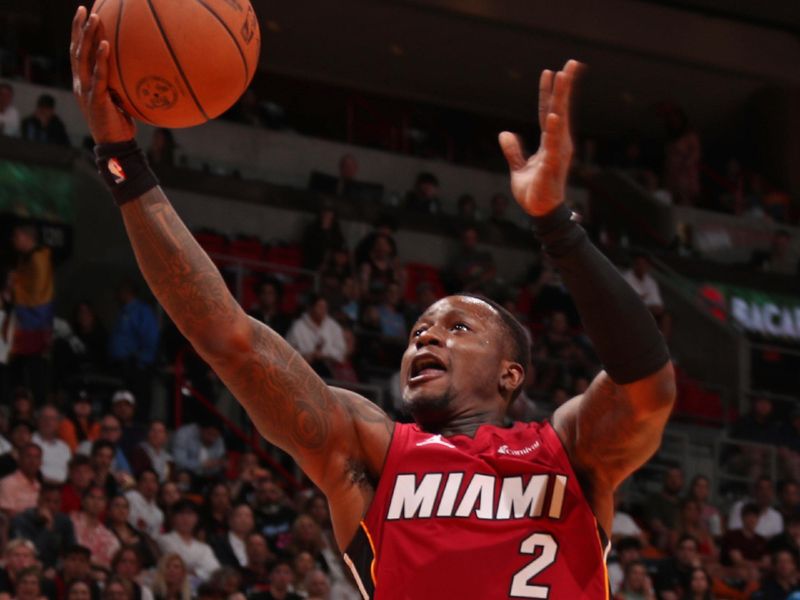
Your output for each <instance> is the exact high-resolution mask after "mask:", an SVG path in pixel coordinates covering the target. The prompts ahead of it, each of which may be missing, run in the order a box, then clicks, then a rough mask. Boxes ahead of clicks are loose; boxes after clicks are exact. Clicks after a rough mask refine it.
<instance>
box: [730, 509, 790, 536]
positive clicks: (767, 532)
mask: <svg viewBox="0 0 800 600" xmlns="http://www.w3.org/2000/svg"><path fill="white" fill-rule="evenodd" d="M749 502H752V500H739V501H738V502H736V503H735V504H734V505H733V507H732V508H731V513H730V517H728V529H741V528H742V507H743V506H744V505H745V504H747V503H749ZM756 533H757V534H758V535H760V536H761V537H763V538H766V539H770V538H772V537H774V536H776V535H778V534H780V533H783V516H782V515H781V513H779V512H778V511H777V510H775V509H774V508H772V507H771V506H770V507H768V508H767V510H765V511H762V512H761V514H760V515H759V517H758V524H756Z"/></svg>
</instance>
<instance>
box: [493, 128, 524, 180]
mask: <svg viewBox="0 0 800 600" xmlns="http://www.w3.org/2000/svg"><path fill="white" fill-rule="evenodd" d="M498 141H499V142H500V149H501V150H502V151H503V155H504V156H505V157H506V161H507V162H508V168H509V169H511V170H512V171H516V170H518V169H521V168H522V167H524V166H525V164H526V162H527V161H526V160H525V156H524V155H523V154H522V146H521V145H520V143H519V138H518V137H517V136H516V135H514V134H513V133H511V132H509V131H504V132H502V133H501V134H500V135H499V137H498Z"/></svg>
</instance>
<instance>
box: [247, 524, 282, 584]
mask: <svg viewBox="0 0 800 600" xmlns="http://www.w3.org/2000/svg"><path fill="white" fill-rule="evenodd" d="M245 544H246V545H245V552H246V554H247V564H246V566H245V567H244V568H243V569H242V588H243V590H244V592H245V594H246V595H247V597H248V598H249V597H251V596H252V595H253V594H255V593H258V592H262V591H265V590H266V589H267V586H266V582H267V580H268V579H269V566H270V564H272V561H273V560H275V555H274V554H272V552H271V551H270V549H269V544H268V543H267V538H266V537H264V535H263V534H261V533H259V532H257V531H256V532H253V533H251V534H250V535H248V536H247V539H246V540H245Z"/></svg>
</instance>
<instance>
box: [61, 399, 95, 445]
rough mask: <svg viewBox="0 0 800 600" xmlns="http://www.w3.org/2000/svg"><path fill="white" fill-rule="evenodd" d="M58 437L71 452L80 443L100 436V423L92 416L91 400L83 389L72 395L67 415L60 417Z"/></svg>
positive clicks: (91, 440)
mask: <svg viewBox="0 0 800 600" xmlns="http://www.w3.org/2000/svg"><path fill="white" fill-rule="evenodd" d="M58 437H60V438H61V439H62V440H64V442H65V443H66V444H67V446H69V449H70V451H71V452H73V453H74V452H76V451H77V449H78V446H79V445H80V444H81V443H83V442H86V441H89V442H93V441H94V440H96V439H97V438H99V437H100V423H98V422H97V421H95V419H94V418H93V416H92V401H91V398H89V394H88V393H87V392H86V391H85V390H81V391H79V392H78V393H77V394H76V395H75V396H74V399H73V401H72V403H71V404H70V406H69V409H68V413H67V416H66V417H65V418H63V419H61V424H60V425H59V427H58Z"/></svg>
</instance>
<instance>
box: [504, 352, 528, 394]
mask: <svg viewBox="0 0 800 600" xmlns="http://www.w3.org/2000/svg"><path fill="white" fill-rule="evenodd" d="M524 381H525V369H523V368H522V365H521V364H519V363H518V362H514V361H511V360H504V361H503V362H502V365H501V370H500V382H499V384H500V390H501V391H502V392H504V395H505V394H511V392H513V391H514V390H516V389H517V388H518V387H519V386H521V385H522V383H523V382H524Z"/></svg>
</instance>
